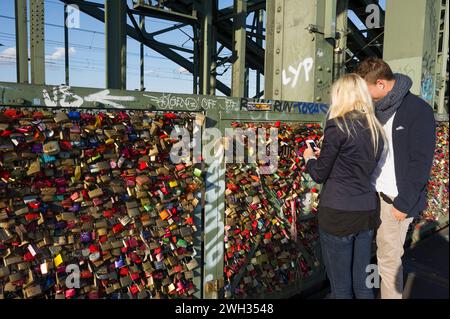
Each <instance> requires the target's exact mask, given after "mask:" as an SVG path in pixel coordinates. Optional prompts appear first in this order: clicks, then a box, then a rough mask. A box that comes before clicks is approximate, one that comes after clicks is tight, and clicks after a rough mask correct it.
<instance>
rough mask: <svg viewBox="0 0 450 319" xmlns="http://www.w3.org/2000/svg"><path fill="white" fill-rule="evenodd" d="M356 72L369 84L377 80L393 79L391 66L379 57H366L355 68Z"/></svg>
mask: <svg viewBox="0 0 450 319" xmlns="http://www.w3.org/2000/svg"><path fill="white" fill-rule="evenodd" d="M356 73H357V74H358V75H359V76H360V77H362V78H363V79H364V80H366V81H367V82H369V83H371V84H375V83H377V80H388V81H390V80H393V79H394V73H393V72H392V70H391V67H390V66H389V64H387V63H386V62H385V61H383V60H382V59H380V58H368V59H366V60H364V61H362V62H361V63H360V64H359V65H358V67H357V68H356Z"/></svg>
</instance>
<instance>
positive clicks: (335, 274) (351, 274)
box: [319, 228, 374, 299]
mask: <svg viewBox="0 0 450 319" xmlns="http://www.w3.org/2000/svg"><path fill="white" fill-rule="evenodd" d="M319 234H320V245H321V249H322V256H323V260H324V264H325V269H326V272H327V275H328V279H329V280H330V285H331V297H332V298H335V299H353V297H356V299H374V292H373V289H371V288H369V287H367V285H366V278H367V276H368V275H369V273H367V272H366V268H367V266H368V265H369V264H370V260H371V257H372V256H371V255H372V254H371V251H372V241H373V235H374V231H373V230H367V231H362V232H360V233H357V234H352V235H350V236H345V237H338V236H333V235H331V234H328V233H326V232H324V231H323V230H321V229H320V228H319Z"/></svg>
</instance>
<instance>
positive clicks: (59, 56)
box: [45, 47, 76, 61]
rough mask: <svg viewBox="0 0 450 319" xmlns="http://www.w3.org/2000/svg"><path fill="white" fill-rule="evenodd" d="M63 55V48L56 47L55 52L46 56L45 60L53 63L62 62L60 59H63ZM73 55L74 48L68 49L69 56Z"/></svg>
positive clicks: (64, 51) (64, 50)
mask: <svg viewBox="0 0 450 319" xmlns="http://www.w3.org/2000/svg"><path fill="white" fill-rule="evenodd" d="M65 53H66V49H65V48H63V47H57V48H55V51H54V52H53V53H52V54H50V55H47V56H46V57H45V58H46V59H47V60H53V61H56V60H62V59H64V55H65ZM75 53H76V51H75V48H74V47H70V48H69V55H74V54H75Z"/></svg>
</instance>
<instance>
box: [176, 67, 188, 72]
mask: <svg viewBox="0 0 450 319" xmlns="http://www.w3.org/2000/svg"><path fill="white" fill-rule="evenodd" d="M178 73H189V71H188V70H186V69H185V68H183V67H180V68H179V69H178Z"/></svg>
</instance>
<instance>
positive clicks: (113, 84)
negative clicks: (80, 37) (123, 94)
mask: <svg viewBox="0 0 450 319" xmlns="http://www.w3.org/2000/svg"><path fill="white" fill-rule="evenodd" d="M126 28H127V4H126V1H121V0H110V1H105V41H106V45H105V48H106V87H107V88H108V89H120V90H125V89H126V84H127V37H126Z"/></svg>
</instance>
